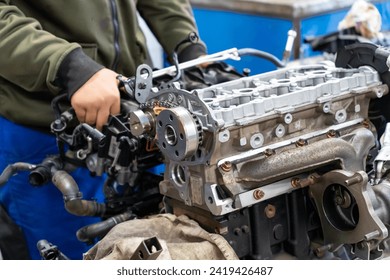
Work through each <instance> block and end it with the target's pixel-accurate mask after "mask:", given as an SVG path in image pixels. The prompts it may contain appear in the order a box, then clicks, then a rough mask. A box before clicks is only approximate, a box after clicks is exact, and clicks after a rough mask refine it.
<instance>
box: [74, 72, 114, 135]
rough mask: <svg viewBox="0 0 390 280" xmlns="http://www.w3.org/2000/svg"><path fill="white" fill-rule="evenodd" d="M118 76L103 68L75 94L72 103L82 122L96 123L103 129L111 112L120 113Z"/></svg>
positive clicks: (97, 126)
mask: <svg viewBox="0 0 390 280" xmlns="http://www.w3.org/2000/svg"><path fill="white" fill-rule="evenodd" d="M116 76H117V74H116V73H115V72H113V71H111V70H108V69H102V70H100V71H98V72H97V73H96V74H95V75H93V76H92V77H91V78H90V79H89V80H88V81H87V82H86V83H85V84H84V85H83V86H82V87H81V88H80V89H79V90H77V91H76V92H75V93H74V94H73V96H72V98H71V104H72V107H73V108H74V110H75V112H76V116H77V118H78V120H79V121H80V122H85V123H87V124H90V125H96V128H97V129H99V130H101V129H102V127H103V125H104V124H105V123H106V122H107V120H108V117H109V115H110V114H112V115H116V114H119V113H120V93H119V89H118V85H117V79H116Z"/></svg>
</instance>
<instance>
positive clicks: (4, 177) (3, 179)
mask: <svg viewBox="0 0 390 280" xmlns="http://www.w3.org/2000/svg"><path fill="white" fill-rule="evenodd" d="M35 167H36V166H35V165H34V164H30V163H26V162H16V163H13V164H9V165H8V166H7V167H6V168H5V169H4V170H3V172H2V173H1V175H0V187H1V186H3V185H4V184H5V183H7V182H8V180H9V178H11V177H12V176H13V175H15V174H16V173H17V172H18V171H31V170H33V169H34V168H35Z"/></svg>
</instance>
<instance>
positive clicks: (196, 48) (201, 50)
mask: <svg viewBox="0 0 390 280" xmlns="http://www.w3.org/2000/svg"><path fill="white" fill-rule="evenodd" d="M206 54H207V51H206V47H205V45H203V44H199V43H196V44H190V45H188V46H187V47H185V48H184V49H182V50H181V51H180V52H179V53H178V58H179V62H185V61H188V60H192V59H196V58H198V57H200V56H201V55H206Z"/></svg>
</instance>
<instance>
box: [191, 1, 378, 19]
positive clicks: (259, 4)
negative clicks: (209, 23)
mask: <svg viewBox="0 0 390 280" xmlns="http://www.w3.org/2000/svg"><path fill="white" fill-rule="evenodd" d="M190 1H191V3H192V5H193V7H198V8H208V9H218V10H225V11H236V12H244V13H249V14H259V15H266V16H274V17H282V18H287V19H296V18H304V17H310V16H313V15H318V14H323V13H327V12H329V11H334V10H340V9H348V8H350V6H351V5H352V4H353V3H354V2H355V0H310V1H308V0H190ZM370 2H373V3H378V2H383V1H375V0H373V1H370Z"/></svg>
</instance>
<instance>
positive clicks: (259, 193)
mask: <svg viewBox="0 0 390 280" xmlns="http://www.w3.org/2000/svg"><path fill="white" fill-rule="evenodd" d="M264 195H265V193H264V192H263V191H262V190H255V191H254V192H253V197H254V198H255V199H256V200H260V199H262V198H263V197H264Z"/></svg>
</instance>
